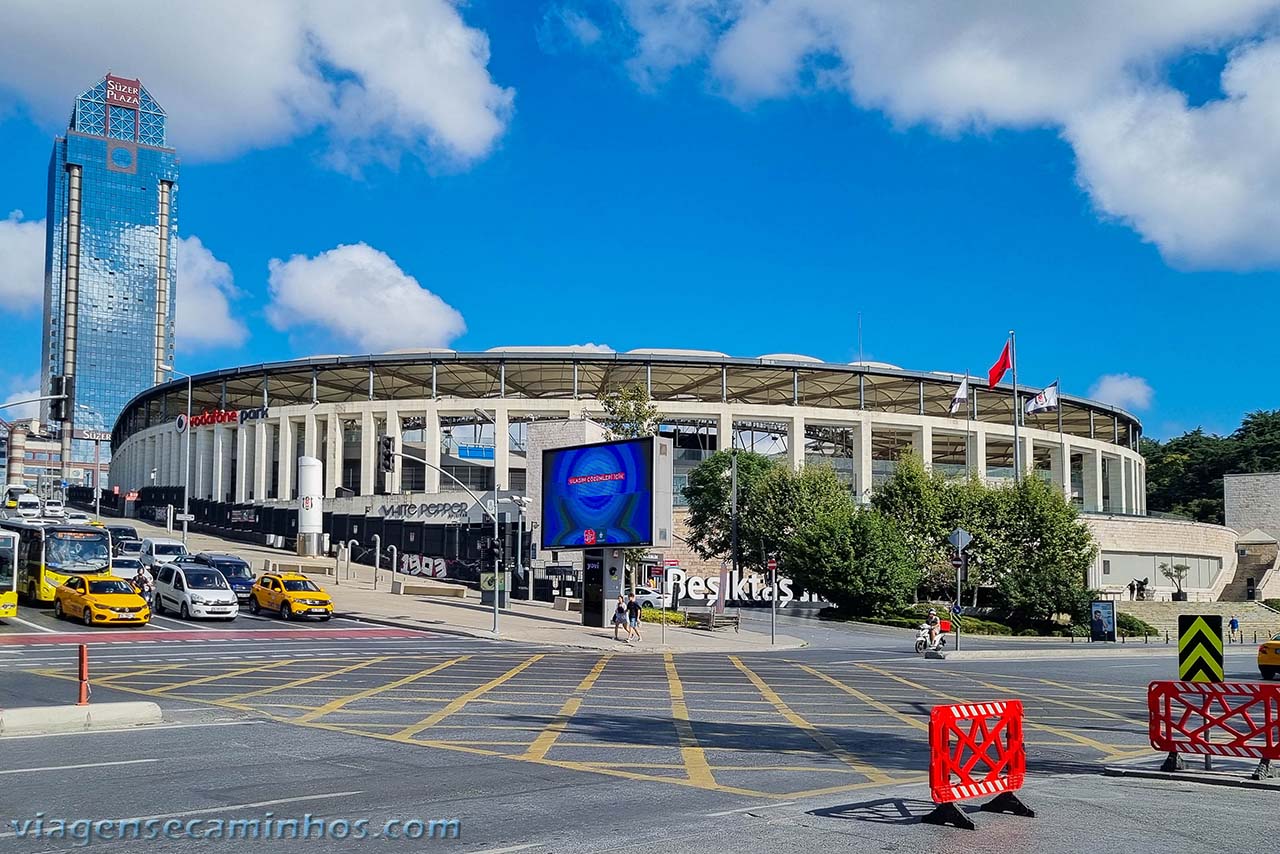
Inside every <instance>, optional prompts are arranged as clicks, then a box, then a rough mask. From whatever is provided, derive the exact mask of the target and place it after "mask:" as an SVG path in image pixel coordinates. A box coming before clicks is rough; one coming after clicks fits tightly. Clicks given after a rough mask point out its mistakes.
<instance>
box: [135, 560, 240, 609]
mask: <svg viewBox="0 0 1280 854" xmlns="http://www.w3.org/2000/svg"><path fill="white" fill-rule="evenodd" d="M144 542H145V541H144ZM179 545H181V543H179ZM155 607H156V613H157V614H163V613H165V612H171V613H174V614H177V615H178V616H180V617H182V619H184V620H189V619H191V618H192V617H209V618H212V619H221V620H234V619H235V618H236V615H237V614H239V613H240V608H239V605H237V603H236V594H235V592H234V591H232V589H231V585H229V584H227V580H226V579H225V578H223V577H222V573H220V572H218V571H217V570H216V569H210V568H209V567H206V566H200V565H198V564H195V563H192V562H190V561H184V562H182V563H178V562H176V561H171V562H169V563H165V564H163V565H161V567H160V572H159V574H158V575H157V576H156V603H155Z"/></svg>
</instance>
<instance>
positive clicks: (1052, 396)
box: [1025, 380, 1058, 415]
mask: <svg viewBox="0 0 1280 854" xmlns="http://www.w3.org/2000/svg"><path fill="white" fill-rule="evenodd" d="M1057 408H1058V383H1057V381H1056V380H1055V381H1054V383H1053V385H1051V386H1048V387H1047V388H1045V390H1044V391H1042V392H1040V393H1039V394H1037V395H1036V396H1035V397H1033V398H1031V399H1029V400H1028V401H1027V404H1026V407H1025V409H1026V411H1027V414H1028V415H1031V414H1033V413H1036V412H1045V411H1047V410H1050V409H1057Z"/></svg>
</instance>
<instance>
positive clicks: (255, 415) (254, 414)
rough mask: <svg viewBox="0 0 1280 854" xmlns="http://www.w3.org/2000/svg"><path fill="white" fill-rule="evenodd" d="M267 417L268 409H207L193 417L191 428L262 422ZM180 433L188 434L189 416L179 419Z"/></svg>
mask: <svg viewBox="0 0 1280 854" xmlns="http://www.w3.org/2000/svg"><path fill="white" fill-rule="evenodd" d="M266 417H267V407H265V406H259V407H258V408H257V409H206V410H205V411H204V412H201V413H200V414H199V415H192V416H191V421H190V425H189V426H191V427H208V426H209V425H210V424H243V423H244V422H246V421H260V420H261V419H263V418H266ZM176 423H177V425H178V432H179V433H183V432H186V429H187V427H188V422H187V415H186V413H185V412H184V413H182V414H180V415H179V416H178V419H177V422H176Z"/></svg>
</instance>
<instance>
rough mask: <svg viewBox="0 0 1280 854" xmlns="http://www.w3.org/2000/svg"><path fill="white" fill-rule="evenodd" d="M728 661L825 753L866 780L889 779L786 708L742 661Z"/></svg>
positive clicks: (776, 695)
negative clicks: (862, 775)
mask: <svg viewBox="0 0 1280 854" xmlns="http://www.w3.org/2000/svg"><path fill="white" fill-rule="evenodd" d="M729 661H730V662H731V663H732V664H733V666H734V667H736V668H738V669H739V670H741V671H742V672H743V673H744V674H746V677H747V678H748V679H750V680H751V684H752V685H754V686H756V690H757V691H759V692H760V696H762V697H764V698H765V699H766V700H768V701H769V702H770V703H772V704H773V707H774V708H775V709H777V710H778V714H780V715H782V716H783V717H784V718H786V719H787V721H788V722H789V723H790V724H791V725H792V726H794V727H796V728H797V729H799V730H802V731H803V732H804V733H805V735H807V736H809V738H811V739H813V740H814V742H816V743H817V744H818V746H819V747H821V748H822V749H823V750H825V751H827V752H828V753H830V754H831V755H832V756H834V757H835V758H837V759H839V760H840V761H841V762H843V763H844V764H845V765H848V766H849V767H850V768H852V769H853V770H855V771H857V772H858V773H859V774H864V775H866V778H867V779H868V780H871V781H873V782H881V783H886V782H888V781H889V780H890V779H891V778H890V777H889V775H888V774H886V773H884V772H883V771H881V770H880V769H879V768H877V767H875V766H874V765H871V764H870V763H868V762H864V761H862V760H861V759H859V758H858V757H856V756H854V755H853V754H852V753H850V752H849V751H847V750H845V749H844V748H843V747H841V746H840V745H838V744H836V742H835V740H834V739H833V738H831V736H829V735H827V734H826V733H825V732H823V731H822V730H820V729H818V728H817V727H816V726H814V725H813V724H811V723H809V721H808V720H806V719H805V718H804V717H803V716H802V715H800V714H799V713H798V712H796V711H795V710H794V709H792V708H791V707H790V706H788V705H787V704H786V703H785V702H784V701H783V699H782V698H781V697H779V696H778V693H777V692H776V691H774V690H773V689H772V688H770V687H769V685H768V683H766V682H765V681H764V680H763V679H761V678H760V677H759V676H757V675H756V673H755V671H753V670H752V669H751V668H749V667H747V666H746V665H745V664H743V663H742V660H741V659H740V658H738V657H737V656H736V655H731V656H729Z"/></svg>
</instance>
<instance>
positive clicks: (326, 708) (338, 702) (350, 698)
mask: <svg viewBox="0 0 1280 854" xmlns="http://www.w3.org/2000/svg"><path fill="white" fill-rule="evenodd" d="M470 657H471V656H469V655H460V656H458V657H457V658H451V659H449V660H448V661H442V662H440V663H439V664H437V665H435V666H433V667H428V668H427V669H426V670H419V671H418V672H417V673H411V674H409V675H408V676H405V677H403V678H401V679H397V680H396V681H394V682H388V683H386V684H385V685H378V686H376V687H373V688H366V689H365V690H363V691H357V692H356V693H354V694H348V695H346V696H345V697H338V698H337V699H335V700H330V701H329V702H327V703H325V704H324V705H323V706H317V707H316V708H314V709H312V710H311V711H309V712H307V713H306V714H305V715H301V716H299V717H298V718H296V719H295V720H294V723H310V722H312V721H314V720H315V719H316V718H320V717H324V716H325V715H327V714H329V713H330V712H335V711H337V710H338V709H341V708H342V707H343V706H345V705H347V704H348V703H354V702H356V701H358V700H367V699H369V698H370V697H376V696H377V695H378V694H381V693H382V692H383V691H390V690H392V689H393V688H399V687H400V686H401V685H408V684H409V683H410V682H414V681H416V680H418V679H423V678H425V677H427V676H430V675H431V674H433V673H439V672H440V671H441V670H444V669H445V668H446V667H452V666H453V665H455V664H457V663H458V662H460V661H466V660H467V659H468V658H470Z"/></svg>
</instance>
